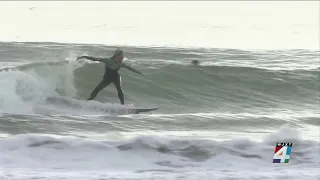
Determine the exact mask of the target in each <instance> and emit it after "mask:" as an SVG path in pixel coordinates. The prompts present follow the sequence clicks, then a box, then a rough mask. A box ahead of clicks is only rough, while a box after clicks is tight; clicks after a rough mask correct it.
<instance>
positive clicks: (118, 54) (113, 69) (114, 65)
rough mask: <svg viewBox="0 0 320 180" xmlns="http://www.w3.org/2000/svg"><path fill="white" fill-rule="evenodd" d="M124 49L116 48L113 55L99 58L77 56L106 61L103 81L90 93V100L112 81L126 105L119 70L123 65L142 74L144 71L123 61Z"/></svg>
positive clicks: (83, 57) (122, 102) (121, 100)
mask: <svg viewBox="0 0 320 180" xmlns="http://www.w3.org/2000/svg"><path fill="white" fill-rule="evenodd" d="M123 57H124V56H123V51H122V50H121V49H116V50H115V51H114V53H113V56H112V57H109V58H99V57H92V56H80V57H78V58H77V61H78V60H79V59H89V60H91V61H99V62H102V63H105V73H104V76H103V78H102V81H101V82H100V83H99V84H98V85H97V87H96V88H95V89H94V90H93V91H92V93H91V94H90V97H89V98H88V100H93V99H94V98H95V97H96V96H97V94H98V93H99V91H101V90H102V89H103V88H105V87H107V86H108V85H109V84H110V83H113V84H114V85H115V86H116V88H117V91H118V97H119V99H120V102H121V104H122V105H124V96H123V92H122V88H121V83H120V75H119V73H118V70H119V69H120V68H122V67H124V68H127V69H129V70H130V71H132V72H135V73H138V74H140V75H142V73H141V72H140V71H139V70H137V69H135V68H133V67H131V66H129V65H128V64H126V63H124V62H122V61H123Z"/></svg>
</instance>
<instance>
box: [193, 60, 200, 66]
mask: <svg viewBox="0 0 320 180" xmlns="http://www.w3.org/2000/svg"><path fill="white" fill-rule="evenodd" d="M191 63H192V64H193V65H199V61H198V60H193V61H191Z"/></svg>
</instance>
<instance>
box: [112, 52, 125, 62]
mask: <svg viewBox="0 0 320 180" xmlns="http://www.w3.org/2000/svg"><path fill="white" fill-rule="evenodd" d="M113 57H114V59H115V60H116V61H119V62H122V61H123V51H122V50H121V49H116V50H115V51H114V52H113Z"/></svg>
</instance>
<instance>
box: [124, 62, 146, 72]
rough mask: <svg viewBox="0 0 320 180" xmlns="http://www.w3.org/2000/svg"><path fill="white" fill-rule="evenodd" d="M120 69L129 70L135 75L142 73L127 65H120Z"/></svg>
mask: <svg viewBox="0 0 320 180" xmlns="http://www.w3.org/2000/svg"><path fill="white" fill-rule="evenodd" d="M122 67H124V68H127V69H129V70H130V71H132V72H135V73H137V74H140V75H142V72H141V71H139V70H138V69H135V68H133V67H131V66H129V65H128V64H125V63H122Z"/></svg>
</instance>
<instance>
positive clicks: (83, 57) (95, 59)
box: [77, 56, 108, 62]
mask: <svg viewBox="0 0 320 180" xmlns="http://www.w3.org/2000/svg"><path fill="white" fill-rule="evenodd" d="M79 59H89V60H91V61H99V62H106V61H107V59H108V58H99V57H92V56H80V57H78V58H77V61H78V60H79Z"/></svg>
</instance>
